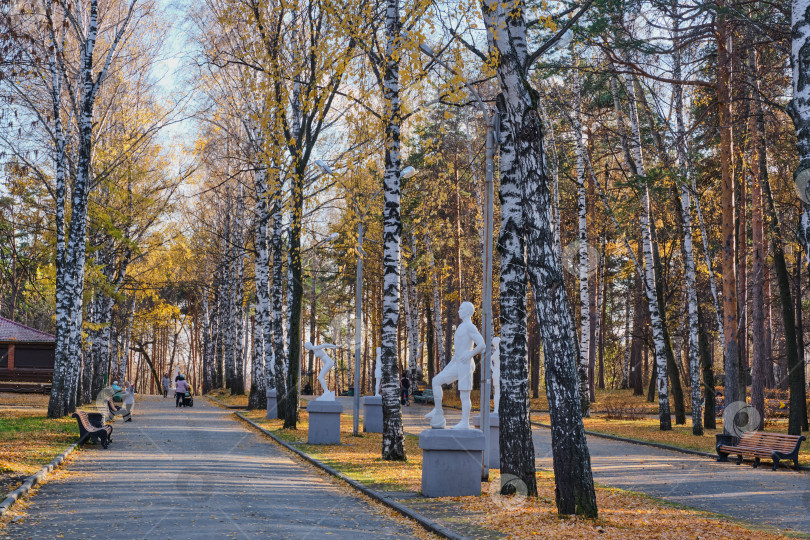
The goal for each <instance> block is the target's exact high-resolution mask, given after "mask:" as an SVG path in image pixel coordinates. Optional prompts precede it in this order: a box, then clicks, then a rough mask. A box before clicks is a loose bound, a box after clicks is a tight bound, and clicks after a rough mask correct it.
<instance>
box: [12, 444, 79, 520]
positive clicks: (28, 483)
mask: <svg viewBox="0 0 810 540" xmlns="http://www.w3.org/2000/svg"><path fill="white" fill-rule="evenodd" d="M80 442H81V441H77V442H75V443H73V444H72V445H70V446H69V447H68V449H67V450H65V451H64V452H62V453H61V454H59V455H58V456H56V457H55V458H54V459H53V461H51V462H50V463H48V464H47V465H45V466H44V467H42V468H41V469H40V470H39V471H38V472H37V473H36V474H33V475H31V476H29V477H28V478H26V479H25V481H24V482H23V483H22V485H21V486H20V487H18V488H17V489H15V490H14V491H12V492H11V493H9V494H8V495H6V498H5V499H4V500H3V502H0V516H3V515H4V514H5V513H6V512H7V511H8V509H9V508H11V506H12V505H13V504H14V503H15V502H17V501H18V500H20V499H22V498H23V497H25V496H26V495H28V492H29V491H31V488H33V487H34V486H35V485H37V484H39V483H40V482H42V481H43V480H44V479H45V478H46V477H47V476H48V474H50V473H51V471H53V470H54V469H56V468H57V467H59V465H61V464H62V462H64V461H65V459H66V458H67V457H68V456H69V455H70V454H72V453H73V451H74V450H75V449H76V447H77V446H79V443H80Z"/></svg>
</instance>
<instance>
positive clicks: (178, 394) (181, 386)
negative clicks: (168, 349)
mask: <svg viewBox="0 0 810 540" xmlns="http://www.w3.org/2000/svg"><path fill="white" fill-rule="evenodd" d="M188 390H189V386H188V383H187V382H186V378H185V377H184V376H183V375H182V374H180V375H178V376H177V382H175V383H174V406H175V407H181V406H182V404H183V396H185V395H186V392H188Z"/></svg>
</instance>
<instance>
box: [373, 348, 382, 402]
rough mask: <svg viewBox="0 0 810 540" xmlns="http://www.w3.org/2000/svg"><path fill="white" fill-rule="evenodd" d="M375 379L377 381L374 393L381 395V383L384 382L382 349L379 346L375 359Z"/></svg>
mask: <svg viewBox="0 0 810 540" xmlns="http://www.w3.org/2000/svg"><path fill="white" fill-rule="evenodd" d="M374 380H375V381H377V385H376V388H375V389H374V395H375V396H379V395H380V384H382V349H381V348H379V347H377V358H375V359H374Z"/></svg>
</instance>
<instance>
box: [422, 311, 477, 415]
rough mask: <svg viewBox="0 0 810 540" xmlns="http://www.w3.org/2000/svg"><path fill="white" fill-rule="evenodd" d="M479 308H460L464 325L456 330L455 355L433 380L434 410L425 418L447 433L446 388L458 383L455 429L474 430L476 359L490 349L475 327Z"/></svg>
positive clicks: (454, 339)
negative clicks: (458, 409) (472, 396)
mask: <svg viewBox="0 0 810 540" xmlns="http://www.w3.org/2000/svg"><path fill="white" fill-rule="evenodd" d="M473 313H475V308H474V307H473V305H472V304H471V303H469V302H462V303H461V306H460V307H459V308H458V316H459V318H460V319H461V324H459V325H458V328H456V333H455V335H454V336H453V347H454V350H455V354H453V358H452V359H451V360H450V361H449V362H448V363H447V365H446V366H445V367H444V369H443V370H442V371H441V373H439V374H438V375H436V376H435V377H433V401H434V403H435V405H434V407H433V410H432V411H430V412H429V413H427V414H426V415H425V418H430V427H432V428H434V429H443V428H444V427H445V426H446V425H447V421H446V420H445V419H444V411H443V410H442V385H443V384H450V383H452V382H453V381H456V380H457V381H458V390H459V392H461V421H460V422H459V423H458V424H456V425H455V426H453V429H470V409H471V408H472V402H471V401H470V391H472V382H473V371H475V362H474V361H473V358H475V356H476V355H477V354H479V353H480V352H481V351H483V350H484V348H485V347H486V345H485V343H484V336H482V335H481V333H480V332H479V331H478V329H477V328H476V327H475V325H474V324H473V323H472V316H473Z"/></svg>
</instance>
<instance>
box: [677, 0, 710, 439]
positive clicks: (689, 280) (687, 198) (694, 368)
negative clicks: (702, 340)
mask: <svg viewBox="0 0 810 540" xmlns="http://www.w3.org/2000/svg"><path fill="white" fill-rule="evenodd" d="M674 9H675V18H674V21H673V23H674V24H673V33H674V36H675V53H674V58H673V60H674V69H673V78H674V79H676V80H680V78H681V53H680V48H679V47H680V32H679V16H678V14H677V9H678V8H677V5H675V8H674ZM673 95H674V99H673V101H674V105H675V122H676V129H677V150H678V168H680V170H681V174H682V175H683V176H684V179H688V178H689V177H690V176H691V175H690V174H689V167H688V165H687V159H686V151H687V147H686V129H685V128H684V120H683V87H682V85H680V84H678V83H676V84H675V85H674V88H673ZM681 213H682V214H683V252H684V256H685V261H684V266H685V272H684V273H685V274H686V287H685V289H686V298H687V309H688V313H689V344H688V356H687V357H688V359H689V381H690V386H691V391H692V433H693V434H694V435H703V408H702V406H701V404H702V401H703V400H702V399H701V397H702V396H701V392H700V376H701V365H700V355H699V352H698V335H699V330H700V327H699V324H698V304H697V283H696V281H697V280H696V278H695V256H694V248H693V246H692V202H691V194H690V192H689V184H688V183H687V182H684V183H682V184H681Z"/></svg>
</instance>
